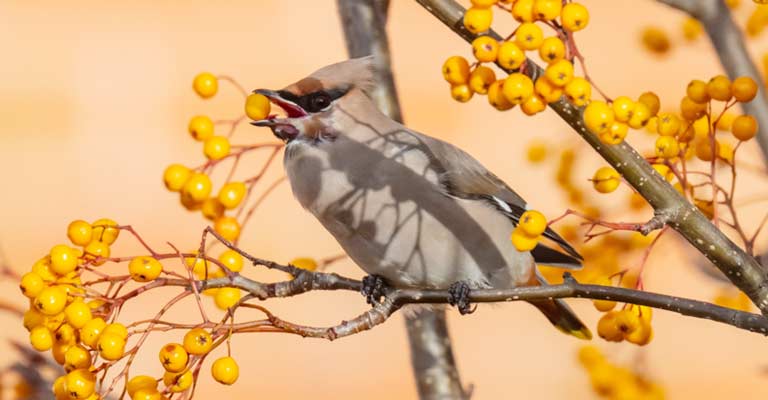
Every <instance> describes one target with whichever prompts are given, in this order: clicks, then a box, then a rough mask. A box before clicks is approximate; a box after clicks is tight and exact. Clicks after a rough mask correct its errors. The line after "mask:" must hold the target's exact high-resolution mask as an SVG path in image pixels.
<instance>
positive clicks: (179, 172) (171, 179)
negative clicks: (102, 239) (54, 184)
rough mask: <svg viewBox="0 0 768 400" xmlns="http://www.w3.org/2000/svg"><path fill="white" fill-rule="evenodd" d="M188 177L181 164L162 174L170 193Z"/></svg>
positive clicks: (176, 190) (189, 173) (189, 172)
mask: <svg viewBox="0 0 768 400" xmlns="http://www.w3.org/2000/svg"><path fill="white" fill-rule="evenodd" d="M190 176H192V171H191V170H190V169H189V168H187V167H185V166H183V165H181V164H171V165H169V166H168V167H167V168H166V169H165V171H164V172H163V183H164V184H165V187H166V188H167V189H168V190H170V191H171V192H178V191H180V190H181V188H183V187H184V184H185V183H187V180H188V179H189V177H190ZM89 242H90V240H89ZM86 244H87V243H86Z"/></svg>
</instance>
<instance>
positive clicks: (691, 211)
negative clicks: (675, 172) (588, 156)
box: [416, 0, 768, 315]
mask: <svg viewBox="0 0 768 400" xmlns="http://www.w3.org/2000/svg"><path fill="white" fill-rule="evenodd" d="M416 1H417V2H418V3H419V4H421V5H422V6H423V7H424V8H425V9H427V10H428V11H429V12H430V13H432V14H433V15H434V16H435V17H437V19H439V20H440V21H441V22H443V23H444V24H445V25H446V26H448V27H449V28H451V29H452V30H453V31H454V32H456V33H457V34H458V35H459V36H461V37H462V38H463V39H464V40H466V41H467V42H471V41H472V40H474V38H475V37H476V35H474V34H473V33H471V32H469V31H467V30H466V29H465V28H464V25H463V23H462V18H463V16H464V12H465V9H464V7H462V6H461V5H460V4H458V3H456V2H455V1H453V0H416ZM487 35H489V36H492V37H494V38H496V39H501V36H500V35H499V34H498V33H496V32H494V31H490V32H488V33H487ZM500 68H501V67H500ZM524 71H525V73H526V74H527V75H529V76H531V78H532V79H533V80H535V79H536V78H537V77H538V76H540V75H541V74H542V73H543V70H542V68H541V67H539V66H538V65H537V64H536V63H534V62H533V61H531V60H530V59H529V60H527V62H526V64H525V67H524ZM507 72H513V71H509V70H507ZM549 107H550V108H551V109H552V110H554V111H555V112H556V113H557V114H558V115H559V116H560V117H561V118H562V119H563V120H564V121H565V122H566V123H568V125H570V126H571V128H573V129H574V130H575V131H576V133H578V134H579V135H580V136H581V137H582V138H583V139H584V140H585V141H586V142H587V143H589V145H590V146H592V148H594V149H595V151H596V152H597V153H599V154H600V155H601V156H602V157H603V158H604V159H605V160H606V161H608V163H609V164H610V165H611V166H613V167H614V168H615V169H616V170H617V171H619V173H621V175H622V177H623V178H624V179H625V180H626V181H627V182H628V183H629V184H630V185H632V187H633V188H635V190H637V192H638V193H640V195H642V196H643V197H644V198H645V199H646V200H647V201H648V203H649V204H650V205H651V206H652V207H653V208H654V212H655V215H656V217H655V219H656V220H657V222H659V221H662V222H665V223H666V224H668V225H669V226H671V227H672V228H673V229H675V230H676V231H677V232H678V233H680V235H682V236H683V237H684V238H685V239H686V240H687V241H688V242H689V243H691V244H692V245H693V246H694V247H695V248H696V249H698V250H699V251H700V252H701V253H702V254H703V255H704V256H706V257H707V258H708V259H709V260H710V261H712V263H713V264H714V265H715V266H717V267H718V268H719V269H720V271H722V272H723V273H724V274H725V276H726V277H728V279H729V280H730V281H731V282H733V284H734V285H736V286H737V287H738V288H739V289H741V290H742V291H743V292H744V293H745V294H746V295H747V296H749V298H750V299H751V300H752V301H753V302H754V303H755V304H756V305H757V307H758V308H759V309H760V310H761V311H762V313H763V315H768V275H767V274H766V270H765V269H763V268H762V266H761V265H760V264H759V263H758V262H757V260H755V258H753V257H751V256H749V255H748V254H747V253H746V252H744V251H743V250H742V249H741V248H739V247H738V246H737V245H736V244H735V243H733V242H732V241H731V240H730V239H728V237H726V236H725V235H724V234H723V233H722V232H721V231H720V230H719V229H717V228H716V227H715V226H714V225H712V223H711V222H710V221H709V219H708V218H707V217H706V216H704V215H703V214H702V213H701V212H700V211H699V210H698V209H697V208H696V207H695V206H693V205H692V204H690V203H689V202H688V201H687V200H686V199H685V198H683V197H682V196H681V195H680V193H678V192H677V191H676V190H675V189H674V188H673V187H672V186H671V185H669V184H668V183H667V182H666V181H665V180H664V178H662V177H661V176H660V175H659V174H658V173H656V172H655V171H654V170H653V168H651V166H650V164H648V163H647V162H646V161H645V159H644V158H643V157H642V156H641V155H640V154H638V153H637V151H635V149H633V148H632V147H631V146H630V145H629V144H628V143H627V142H622V143H621V144H619V145H607V144H604V143H602V142H601V141H600V140H599V139H598V138H597V136H595V135H594V134H593V133H592V132H590V131H589V130H588V129H587V128H586V127H585V125H584V121H583V118H582V113H583V110H582V109H580V108H578V107H576V106H574V105H573V104H571V103H570V102H569V101H568V100H566V99H565V98H561V99H560V100H559V101H556V102H553V103H550V104H549Z"/></svg>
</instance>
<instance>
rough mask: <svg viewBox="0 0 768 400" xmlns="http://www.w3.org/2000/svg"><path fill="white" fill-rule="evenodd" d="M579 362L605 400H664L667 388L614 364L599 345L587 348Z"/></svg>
mask: <svg viewBox="0 0 768 400" xmlns="http://www.w3.org/2000/svg"><path fill="white" fill-rule="evenodd" d="M578 359H579V363H580V364H581V365H582V366H583V367H584V368H585V369H586V370H587V373H589V380H590V382H591V383H592V388H593V389H594V390H595V392H596V393H597V394H598V395H600V397H602V398H607V399H616V400H618V399H637V400H662V399H664V398H665V396H664V389H663V388H662V387H661V386H660V385H659V384H658V383H656V382H653V381H651V380H649V379H648V378H647V377H645V376H643V375H641V374H639V373H637V372H635V371H633V370H631V369H629V368H626V367H622V366H619V365H616V364H614V363H612V362H610V361H609V360H608V359H607V358H606V357H605V355H604V354H603V353H602V352H601V351H600V349H598V348H597V347H595V346H583V347H581V348H580V349H579V353H578Z"/></svg>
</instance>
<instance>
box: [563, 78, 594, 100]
mask: <svg viewBox="0 0 768 400" xmlns="http://www.w3.org/2000/svg"><path fill="white" fill-rule="evenodd" d="M563 92H564V93H565V95H566V96H567V97H568V100H570V101H571V103H573V104H574V105H576V106H579V107H581V106H585V105H587V103H589V102H590V100H592V85H591V84H590V83H589V81H587V80H586V79H584V78H581V77H575V78H573V79H571V81H570V82H568V83H567V84H566V85H565V88H564V90H563Z"/></svg>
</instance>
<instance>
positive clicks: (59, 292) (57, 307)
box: [34, 286, 67, 315]
mask: <svg viewBox="0 0 768 400" xmlns="http://www.w3.org/2000/svg"><path fill="white" fill-rule="evenodd" d="M34 304H35V308H37V310H38V311H40V312H41V313H43V314H45V315H56V314H58V313H60V312H62V311H64V307H66V306H67V292H65V291H64V289H62V288H60V287H58V286H52V287H47V288H45V289H43V290H42V291H40V294H38V295H37V297H35V300H34Z"/></svg>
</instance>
